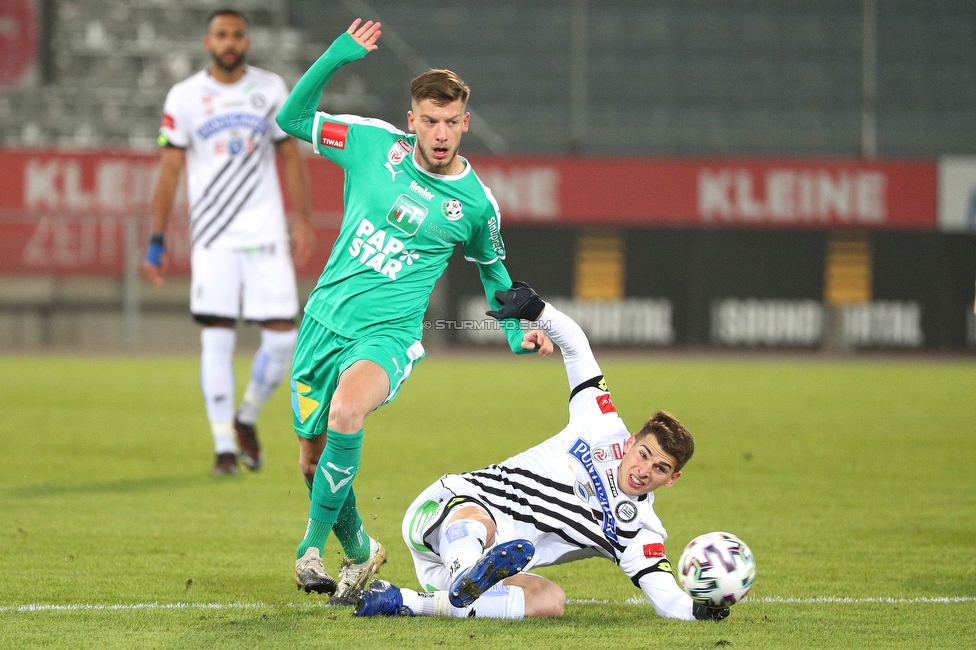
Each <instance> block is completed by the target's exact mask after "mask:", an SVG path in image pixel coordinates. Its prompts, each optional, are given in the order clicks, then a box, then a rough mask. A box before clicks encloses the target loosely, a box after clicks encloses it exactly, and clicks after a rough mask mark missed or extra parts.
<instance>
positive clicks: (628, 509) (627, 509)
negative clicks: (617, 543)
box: [616, 501, 637, 523]
mask: <svg viewBox="0 0 976 650" xmlns="http://www.w3.org/2000/svg"><path fill="white" fill-rule="evenodd" d="M616 512H617V519H619V520H620V521H622V522H624V523H630V522H632V521H633V520H635V519H637V506H635V505H634V504H633V503H632V502H630V501H621V502H620V503H618V504H617V510H616Z"/></svg>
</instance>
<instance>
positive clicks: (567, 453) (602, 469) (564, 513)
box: [356, 283, 729, 620]
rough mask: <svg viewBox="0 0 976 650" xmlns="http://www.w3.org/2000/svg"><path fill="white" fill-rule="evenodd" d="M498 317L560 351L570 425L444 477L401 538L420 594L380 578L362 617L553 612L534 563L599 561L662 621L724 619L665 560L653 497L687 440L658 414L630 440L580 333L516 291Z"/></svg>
mask: <svg viewBox="0 0 976 650" xmlns="http://www.w3.org/2000/svg"><path fill="white" fill-rule="evenodd" d="M497 298H498V301H499V302H501V303H502V305H503V306H502V307H501V308H500V309H497V310H494V311H491V312H488V313H489V314H490V315H492V316H494V317H496V318H500V319H504V318H518V319H524V320H528V321H537V322H538V325H539V326H541V327H542V328H543V329H544V330H545V332H546V333H547V334H548V335H549V336H550V337H551V339H552V341H553V342H554V343H555V344H556V345H557V346H558V347H559V348H560V350H561V351H562V355H563V362H564V363H565V366H566V374H567V376H568V378H569V388H570V393H569V395H570V396H569V424H568V425H566V427H565V428H564V429H563V430H562V431H561V432H559V433H558V434H557V435H555V436H553V437H552V438H549V439H548V440H546V441H545V442H542V443H540V444H538V445H536V446H535V447H532V448H531V449H528V450H526V451H524V452H522V453H520V454H517V455H515V456H513V457H511V458H509V459H508V460H505V461H502V462H500V463H498V464H496V465H491V466H490V467H486V468H484V469H481V470H476V471H473V472H466V473H464V474H447V475H445V476H443V477H441V478H440V479H439V480H438V481H436V482H435V483H434V484H433V485H431V486H430V487H429V488H427V489H426V490H425V491H424V492H423V493H421V494H420V496H418V497H417V498H416V499H415V500H414V502H413V504H411V506H410V507H409V508H408V509H407V512H406V515H405V516H404V518H403V539H404V541H405V542H406V544H407V547H408V548H409V549H410V554H411V555H412V556H413V561H414V567H415V569H416V573H417V579H418V580H419V582H420V584H421V586H422V588H423V589H424V591H420V592H418V591H414V590H412V589H401V588H398V587H396V586H394V585H392V584H390V583H389V582H385V581H382V580H376V581H374V582H373V583H372V585H371V586H370V589H368V590H366V591H365V592H364V593H363V595H362V597H361V600H360V603H359V604H358V606H357V608H356V614H357V615H358V616H376V615H386V616H453V617H469V616H470V617H476V618H477V617H484V618H516V619H517V618H523V617H526V616H530V617H555V616H561V615H562V613H563V608H564V606H565V604H566V594H565V592H563V590H562V588H560V587H559V585H557V584H556V583H555V582H553V581H551V580H548V579H547V578H543V577H542V576H539V575H535V574H532V573H528V571H529V570H531V569H532V568H534V567H543V566H550V565H553V564H563V563H565V562H572V561H574V560H581V559H584V558H588V557H603V558H606V559H608V560H610V561H612V562H613V563H615V564H616V565H618V566H619V567H620V568H621V569H622V570H623V571H624V573H626V574H627V576H628V577H629V578H630V579H631V581H632V582H633V583H634V585H635V586H636V587H638V588H639V589H641V590H642V591H643V592H644V593H645V594H646V596H647V598H648V600H650V602H651V603H652V604H653V606H654V609H655V611H656V612H657V613H658V615H660V616H662V617H665V618H677V619H683V620H694V619H709V620H721V619H723V618H725V616H727V615H728V613H729V609H728V608H727V607H724V608H709V607H705V606H702V605H699V604H697V603H694V602H693V601H692V599H691V598H690V597H689V596H688V595H687V594H686V593H685V592H684V591H682V590H681V588H680V587H679V586H678V584H677V582H676V581H675V579H674V575H673V574H672V572H671V563H670V561H669V560H668V558H667V556H666V554H665V548H664V542H665V540H666V539H667V532H666V531H665V529H664V526H663V524H662V523H661V520H660V519H659V518H658V516H657V515H656V514H655V513H654V496H655V495H654V493H655V491H656V490H657V489H658V488H662V487H670V486H671V485H673V484H674V482H675V481H677V480H678V477H679V476H681V468H682V467H684V465H685V463H687V462H688V460H689V459H691V456H692V454H693V453H694V450H695V443H694V440H693V438H692V436H691V434H690V433H689V432H688V430H687V429H686V428H685V427H684V426H683V425H682V424H681V423H680V422H679V421H678V420H677V419H675V418H674V417H673V416H672V415H671V414H670V413H667V412H666V411H659V412H658V413H656V414H655V415H654V416H653V417H652V418H651V419H650V420H648V421H647V422H646V423H645V424H644V425H643V426H642V427H641V429H640V430H639V431H637V432H636V433H633V434H632V433H630V432H629V430H628V429H627V427H626V425H625V424H624V422H623V420H622V419H621V418H620V417H619V416H618V415H617V411H616V408H615V407H614V405H613V401H611V399H610V393H609V389H608V388H607V384H606V382H605V381H604V378H603V371H602V370H601V369H600V366H599V364H598V363H597V361H596V358H595V357H594V356H593V352H592V351H591V349H590V345H589V342H588V341H587V339H586V335H585V334H584V333H583V330H582V329H581V328H580V327H579V325H577V324H576V322H575V321H573V319H571V318H570V317H569V316H567V315H566V314H563V313H562V312H560V311H559V310H558V309H556V308H555V307H553V306H552V305H550V304H546V303H545V302H543V300H542V299H541V298H539V296H538V295H537V294H536V293H535V292H534V291H533V290H532V289H531V288H530V287H528V286H527V285H525V284H524V283H515V285H513V287H512V288H511V289H510V290H508V291H506V292H500V293H499V295H498V296H497Z"/></svg>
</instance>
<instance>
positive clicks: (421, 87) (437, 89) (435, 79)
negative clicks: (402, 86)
mask: <svg viewBox="0 0 976 650" xmlns="http://www.w3.org/2000/svg"><path fill="white" fill-rule="evenodd" d="M470 96H471V89H470V88H468V84H466V83H464V81H462V80H461V77H459V76H457V75H456V74H455V73H453V72H451V71H450V70H428V71H427V72H425V73H423V74H421V75H419V76H418V77H416V78H415V79H414V80H413V81H412V82H410V97H411V98H412V99H413V101H414V102H419V101H421V100H424V99H429V100H430V101H432V102H433V103H434V104H436V105H438V106H447V105H448V104H450V103H453V102H456V101H458V100H461V104H462V105H463V106H467V104H468V98H469V97H470Z"/></svg>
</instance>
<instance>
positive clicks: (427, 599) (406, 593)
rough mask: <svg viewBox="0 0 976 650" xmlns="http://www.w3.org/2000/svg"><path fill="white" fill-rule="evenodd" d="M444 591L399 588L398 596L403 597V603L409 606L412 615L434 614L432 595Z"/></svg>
mask: <svg viewBox="0 0 976 650" xmlns="http://www.w3.org/2000/svg"><path fill="white" fill-rule="evenodd" d="M440 593H443V594H444V595H445V597H446V596H447V592H446V591H414V590H413V589H403V588H401V589H400V596H402V597H403V604H404V605H406V606H407V607H409V608H410V611H411V612H413V615H414V616H434V615H435V613H436V611H435V608H434V597H435V596H436V595H437V594H440Z"/></svg>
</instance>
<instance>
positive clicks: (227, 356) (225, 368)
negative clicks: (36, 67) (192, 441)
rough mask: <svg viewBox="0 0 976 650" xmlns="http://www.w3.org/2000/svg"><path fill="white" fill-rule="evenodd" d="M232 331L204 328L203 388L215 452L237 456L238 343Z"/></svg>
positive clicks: (201, 375)
mask: <svg viewBox="0 0 976 650" xmlns="http://www.w3.org/2000/svg"><path fill="white" fill-rule="evenodd" d="M236 341H237V334H236V332H234V330H233V329H231V328H229V327H204V328H203V330H202V331H201V332H200V346H201V348H202V353H201V355H200V387H201V388H202V389H203V402H204V404H205V405H206V407H207V419H208V420H210V431H211V433H212V434H213V441H214V451H215V452H217V453H218V454H224V453H228V452H229V453H237V440H235V438H234V343H235V342H236Z"/></svg>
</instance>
